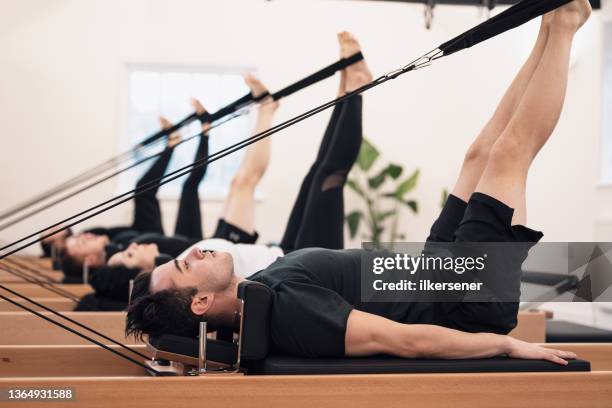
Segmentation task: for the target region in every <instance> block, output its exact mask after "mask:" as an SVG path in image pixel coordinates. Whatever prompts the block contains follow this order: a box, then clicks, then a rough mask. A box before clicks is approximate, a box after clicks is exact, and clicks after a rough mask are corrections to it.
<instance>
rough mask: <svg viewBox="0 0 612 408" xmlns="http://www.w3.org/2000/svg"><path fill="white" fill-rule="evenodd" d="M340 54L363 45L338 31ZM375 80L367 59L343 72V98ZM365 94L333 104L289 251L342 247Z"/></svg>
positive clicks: (298, 205) (290, 231)
mask: <svg viewBox="0 0 612 408" xmlns="http://www.w3.org/2000/svg"><path fill="white" fill-rule="evenodd" d="M338 42H339V44H340V56H341V57H348V56H351V55H353V54H355V53H357V52H359V50H360V49H361V47H360V45H359V43H358V42H357V40H356V39H355V37H354V36H353V35H351V34H349V33H347V32H342V33H340V34H338ZM371 80H372V75H371V73H370V71H369V68H368V66H367V64H366V63H365V62H364V61H361V62H359V63H358V64H354V65H353V66H352V67H349V68H347V69H345V70H343V72H342V76H341V80H340V90H339V96H342V95H344V94H345V93H346V92H350V91H352V90H354V89H356V88H358V87H360V86H362V85H363V84H365V83H367V82H369V81H371ZM361 140H362V130H361V98H351V99H350V100H347V101H344V102H341V103H340V104H338V105H336V106H335V107H334V111H333V113H332V116H331V119H330V121H329V124H328V126H327V129H326V131H325V134H324V135H323V139H322V141H321V146H320V147H319V152H318V154H317V157H316V159H315V162H314V163H313V165H312V166H311V167H310V170H309V171H308V173H307V175H306V177H305V178H304V180H303V181H302V185H301V187H300V191H299V194H298V196H297V199H296V200H295V204H294V206H293V209H292V211H291V215H290V216H289V220H288V222H287V227H286V229H285V234H284V235H283V239H282V240H281V244H280V246H281V248H283V250H284V251H285V252H289V251H292V250H294V249H298V248H303V247H306V246H323V247H326V248H342V247H343V246H344V245H343V223H344V200H343V187H344V182H345V180H346V175H347V173H348V172H349V171H350V169H351V167H352V166H353V163H354V162H355V160H356V158H357V155H358V153H359V148H360V147H361Z"/></svg>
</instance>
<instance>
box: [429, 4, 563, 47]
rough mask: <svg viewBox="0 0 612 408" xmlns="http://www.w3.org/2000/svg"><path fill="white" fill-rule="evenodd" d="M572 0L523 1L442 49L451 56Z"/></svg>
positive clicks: (449, 42) (444, 45) (446, 44)
mask: <svg viewBox="0 0 612 408" xmlns="http://www.w3.org/2000/svg"><path fill="white" fill-rule="evenodd" d="M571 1H572V0H523V1H521V2H519V3H517V4H515V5H514V6H512V7H510V8H508V9H507V10H505V11H503V12H501V13H500V14H498V15H496V16H495V17H493V18H491V19H489V20H487V21H485V22H484V23H482V24H479V25H477V26H476V27H474V28H472V29H471V30H468V31H466V32H464V33H463V34H461V35H458V36H457V37H455V38H453V39H452V40H450V41H447V42H445V43H444V44H442V45H441V46H440V47H438V48H439V49H440V50H442V51H443V52H444V55H445V56H447V55H451V54H453V53H455V52H457V51H461V50H463V49H465V48H470V47H472V46H474V45H476V44H479V43H481V42H483V41H486V40H488V39H490V38H493V37H495V36H497V35H499V34H502V33H504V32H506V31H508V30H511V29H513V28H516V27H518V26H521V25H523V24H525V23H527V22H528V21H530V20H532V19H534V18H536V17H539V16H541V15H543V14H546V13H548V12H549V11H552V10H555V9H557V8H559V7H561V6H563V5H564V4H567V3H569V2H571Z"/></svg>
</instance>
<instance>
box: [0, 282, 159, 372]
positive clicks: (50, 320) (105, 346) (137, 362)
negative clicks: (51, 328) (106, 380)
mask: <svg viewBox="0 0 612 408" xmlns="http://www.w3.org/2000/svg"><path fill="white" fill-rule="evenodd" d="M0 289H4V290H6V288H5V287H4V286H2V285H0ZM0 299H2V300H5V301H7V302H9V303H11V304H13V305H14V306H17V307H18V308H20V309H23V310H25V311H26V312H30V313H32V314H33V315H35V316H38V317H40V318H41V319H43V320H46V321H48V322H49V323H51V324H54V325H56V326H58V327H61V328H62V329H64V330H66V331H69V332H70V333H72V334H75V335H77V336H79V337H81V338H82V339H85V340H87V341H89V342H90V343H93V344H95V345H96V346H100V347H102V348H103V349H105V350H108V351H110V352H111V353H113V354H116V355H117V356H119V357H121V358H123V359H126V360H128V361H129V362H131V363H133V364H136V365H137V366H139V367H142V368H144V369H145V370H147V371H149V372H151V373H153V374H160V372H159V371H157V370H155V369H153V368H151V367H149V366H147V365H145V364H143V363H141V362H140V361H138V360H136V359H133V358H132V357H129V356H126V355H125V354H123V353H120V352H118V351H117V350H113V349H112V348H111V347H108V346H107V345H106V344H104V343H101V342H99V341H97V340H95V339H92V338H91V337H89V336H86V335H85V334H83V333H81V332H79V331H77V330H74V329H73V328H71V327H68V326H66V325H65V324H63V323H60V322H58V321H56V320H53V319H50V318H49V317H47V316H45V315H43V314H42V313H39V312H37V311H36V310H34V309H32V308H29V307H27V306H26V305H23V304H21V303H19V302H16V301H14V300H12V299H11V298H8V297H6V296H4V295H2V294H0ZM119 344H120V345H121V343H119ZM123 347H124V348H128V349H129V350H130V351H132V352H134V353H136V354H138V355H141V356H143V357H144V358H145V359H146V360H149V357H148V356H146V355H144V354H141V353H139V352H138V351H136V350H132V349H130V348H129V347H127V346H125V345H123Z"/></svg>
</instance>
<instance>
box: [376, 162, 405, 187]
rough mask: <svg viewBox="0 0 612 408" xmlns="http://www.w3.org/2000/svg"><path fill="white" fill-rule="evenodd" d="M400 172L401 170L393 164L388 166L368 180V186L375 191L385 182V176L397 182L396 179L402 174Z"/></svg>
mask: <svg viewBox="0 0 612 408" xmlns="http://www.w3.org/2000/svg"><path fill="white" fill-rule="evenodd" d="M402 170H403V169H402V167H401V166H397V165H395V164H389V165H388V166H387V167H385V168H384V169H383V170H381V172H380V173H378V174H377V175H376V176H374V177H371V178H370V179H368V184H369V185H370V188H372V189H373V190H375V189H377V188H378V187H380V186H381V185H382V184H383V183H384V182H385V179H386V178H387V176H390V177H391V178H392V179H394V180H397V178H398V177H399V176H400V175H401V174H402Z"/></svg>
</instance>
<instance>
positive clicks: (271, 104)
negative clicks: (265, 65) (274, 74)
mask: <svg viewBox="0 0 612 408" xmlns="http://www.w3.org/2000/svg"><path fill="white" fill-rule="evenodd" d="M244 82H245V83H246V84H247V86H248V87H249V88H250V89H251V93H252V94H253V96H254V97H255V98H257V97H258V96H261V95H263V94H265V93H266V92H268V88H267V87H266V86H265V85H264V84H263V82H261V81H260V80H259V79H257V78H256V77H255V76H253V75H251V74H246V75H245V76H244ZM276 109H278V101H275V100H273V99H272V98H271V97H269V96H268V97H266V98H264V99H263V100H261V102H260V107H259V112H260V113H274V112H275V111H276Z"/></svg>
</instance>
